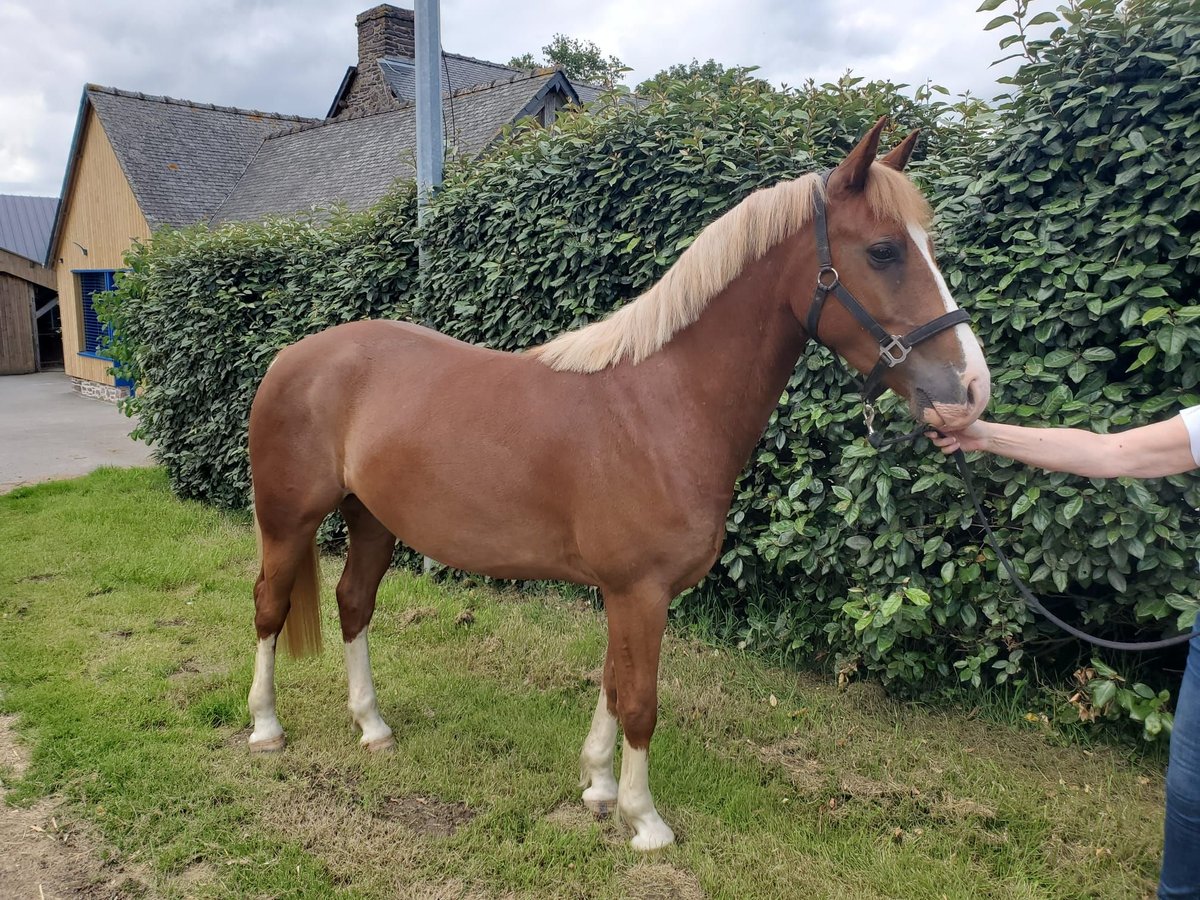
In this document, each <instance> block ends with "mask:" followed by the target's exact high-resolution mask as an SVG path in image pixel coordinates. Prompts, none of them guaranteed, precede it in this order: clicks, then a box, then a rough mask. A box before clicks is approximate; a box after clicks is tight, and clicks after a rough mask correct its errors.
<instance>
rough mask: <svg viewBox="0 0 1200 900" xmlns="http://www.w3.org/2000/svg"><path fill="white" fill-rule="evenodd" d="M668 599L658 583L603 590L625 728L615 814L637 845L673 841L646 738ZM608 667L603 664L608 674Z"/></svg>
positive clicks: (654, 719) (653, 717)
mask: <svg viewBox="0 0 1200 900" xmlns="http://www.w3.org/2000/svg"><path fill="white" fill-rule="evenodd" d="M670 599H671V598H670V596H668V595H667V593H666V592H665V591H663V590H659V589H639V590H635V591H630V592H610V591H605V594H604V605H605V610H606V612H607V613H608V647H609V649H608V655H609V659H610V660H611V673H612V675H613V682H614V684H615V687H616V692H617V702H616V711H617V718H618V719H619V720H620V723H621V728H622V729H623V730H624V732H625V743H624V745H623V747H622V751H621V781H620V785H619V786H618V788H617V815H618V816H619V817H620V818H621V820H622V821H624V822H627V823H628V824H630V825H632V826H633V829H634V836H633V840H632V841H631V842H630V843H631V845H632V846H633V848H634V849H635V850H656V849H658V848H659V847H665V846H667V845H668V844H672V843H674V842H675V833H674V832H673V831H671V829H670V827H669V826H668V825H667V823H666V822H664V821H663V820H662V817H661V816H660V815H659V814H658V810H657V809H655V807H654V798H653V797H651V796H650V771H649V755H650V739H651V737H653V736H654V728H655V725H656V724H657V723H658V660H659V654H660V652H661V649H662V636H663V631H664V630H665V629H666V625H667V607H668V606H669V604H670ZM609 672H610V669H609V667H608V666H606V668H605V678H606V679H607V678H608V675H609Z"/></svg>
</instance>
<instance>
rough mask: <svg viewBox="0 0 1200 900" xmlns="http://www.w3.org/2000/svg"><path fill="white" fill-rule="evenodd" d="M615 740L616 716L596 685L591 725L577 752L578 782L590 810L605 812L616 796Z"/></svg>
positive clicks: (610, 806)
mask: <svg viewBox="0 0 1200 900" xmlns="http://www.w3.org/2000/svg"><path fill="white" fill-rule="evenodd" d="M616 743H617V718H616V716H614V715H612V714H611V713H610V712H609V711H608V696H607V695H606V694H605V692H604V688H603V687H601V688H600V700H599V702H598V703H597V704H596V712H595V713H594V714H593V715H592V728H591V730H590V731H589V732H588V736H587V738H585V739H584V742H583V751H582V752H581V753H580V754H579V786H580V787H581V788H585V790H584V792H583V802H584V803H585V804H587V806H588V808H589V809H591V810H592V811H593V812H596V813H599V814H601V815H603V814H606V813H607V812H608V811H609V810H610V809H611V808H612V805H613V804H614V803H615V802H616V799H617V779H615V778H614V777H613V750H614V749H616Z"/></svg>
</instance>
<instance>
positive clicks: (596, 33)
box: [0, 0, 1050, 196]
mask: <svg viewBox="0 0 1200 900" xmlns="http://www.w3.org/2000/svg"><path fill="white" fill-rule="evenodd" d="M392 2H393V3H394V4H395V5H397V6H410V7H411V6H412V0H392ZM373 5H375V4H374V3H373V2H371V0H211V2H208V0H206V2H194V0H193V2H185V0H156V2H151V3H147V2H142V0H139V2H132V0H100V2H97V0H0V193H7V194H38V195H44V196H56V195H57V194H58V192H59V189H60V187H61V185H62V179H63V171H64V168H65V166H66V158H67V152H68V150H69V149H70V144H71V135H72V131H73V129H74V124H75V117H76V115H77V113H78V111H79V100H80V95H81V93H82V90H83V86H84V84H85V83H87V82H93V83H96V84H102V85H108V86H111V87H118V88H124V89H126V90H131V91H143V92H145V93H147V94H165V95H167V96H170V97H178V98H182V99H187V100H194V101H198V102H205V103H216V104H220V105H227V106H239V107H243V108H249V109H259V110H265V111H269V112H279V113H294V114H298V115H306V116H321V115H324V114H325V111H326V110H327V109H328V107H329V104H330V101H331V100H332V99H333V95H334V93H335V92H336V90H337V87H338V85H339V83H340V82H341V79H342V76H343V75H344V73H345V71H346V67H347V66H349V65H353V64H354V63H355V62H356V56H357V36H356V32H355V27H354V17H355V15H356V14H357V13H359V12H362V11H363V10H364V9H367V8H369V7H370V6H373ZM978 5H979V3H978V0H858V2H854V0H744V2H741V3H738V2H731V0H721V2H716V0H691V2H684V0H653V2H648V0H591V2H589V3H586V4H567V5H563V4H551V3H536V2H532V0H442V46H443V48H445V49H446V50H448V51H451V52H455V53H464V54H467V55H468V56H475V57H479V58H482V59H491V60H496V61H498V62H505V61H507V60H508V59H510V58H511V57H513V56H515V55H519V54H521V53H524V52H526V51H530V52H533V53H534V54H535V55H540V48H541V47H542V46H544V45H545V44H546V43H548V42H549V40H550V39H551V37H552V36H553V35H554V33H555V32H562V33H564V34H567V35H570V36H572V37H576V38H583V39H587V40H591V41H595V42H596V43H597V44H599V45H600V47H601V49H602V50H603V51H604V52H605V53H606V54H615V55H616V56H618V57H619V58H620V59H622V60H623V61H624V62H625V64H626V65H628V66H631V67H632V69H633V71H632V72H631V73H629V75H628V76H627V81H628V83H630V84H636V83H637V82H638V81H640V80H642V79H644V78H648V77H650V76H651V75H653V74H654V73H655V72H657V71H659V70H660V69H663V68H665V67H666V66H668V65H671V64H672V63H677V62H687V61H688V60H690V59H691V58H692V57H696V58H697V59H699V60H701V61H704V60H706V59H708V58H710V57H712V58H714V59H716V60H718V61H719V62H722V63H725V64H726V65H735V64H736V65H758V66H759V67H760V72H759V73H758V74H759V75H760V76H761V77H764V78H766V79H768V80H769V81H772V82H774V83H780V82H782V83H787V84H800V83H802V82H803V81H805V80H806V79H807V78H810V77H812V78H816V79H818V80H821V81H823V80H827V79H832V78H835V77H837V75H839V74H840V73H841V72H843V71H844V70H846V69H848V68H849V69H852V70H854V72H855V73H856V74H859V75H865V76H868V77H874V78H890V79H892V80H894V81H900V82H909V83H921V82H924V81H925V80H926V79H932V80H933V81H934V82H935V83H937V84H942V85H945V86H946V87H948V88H950V90H951V91H953V92H955V93H957V92H960V91H964V90H970V91H971V92H972V93H974V94H975V95H977V96H984V97H991V96H993V95H994V94H995V93H997V92H998V89H997V87H996V85H995V78H996V77H997V75H998V74H1000V73H1001V72H1002V71H1004V70H1003V69H1002V68H990V63H991V61H992V60H994V59H996V58H997V57H999V56H1000V55H1002V54H1001V53H1000V52H999V51H998V50H997V48H996V41H997V38H998V37H999V35H1001V34H1003V33H1004V30H1003V29H1001V30H1000V31H999V32H984V31H983V26H984V25H985V24H986V23H987V21H988V19H989V18H990V17H991V16H993V15H995V14H996V13H976V12H975V11H974V10H975V8H976V6H978ZM1044 5H1045V6H1047V7H1050V3H1049V2H1047V3H1046V4H1044Z"/></svg>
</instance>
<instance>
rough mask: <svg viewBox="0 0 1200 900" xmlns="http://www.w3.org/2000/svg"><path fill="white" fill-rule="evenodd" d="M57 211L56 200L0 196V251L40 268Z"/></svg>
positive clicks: (9, 195)
mask: <svg viewBox="0 0 1200 900" xmlns="http://www.w3.org/2000/svg"><path fill="white" fill-rule="evenodd" d="M57 211H58V198H57V197H22V196H17V195H15V194H0V250H7V251H8V252H9V253H15V254H16V255H17V256H23V257H25V259H28V260H32V261H33V262H36V263H38V264H39V265H40V264H41V263H42V262H44V261H45V259H46V248H47V246H49V244H50V234H51V232H52V231H53V230H54V215H55V213H56V212H57Z"/></svg>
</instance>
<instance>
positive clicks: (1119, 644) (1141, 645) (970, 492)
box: [897, 429, 1200, 650]
mask: <svg viewBox="0 0 1200 900" xmlns="http://www.w3.org/2000/svg"><path fill="white" fill-rule="evenodd" d="M918 431H920V429H918ZM897 440H899V439H897ZM954 463H955V465H957V466H958V474H959V476H960V477H961V478H962V480H963V486H964V487H965V488H966V491H967V496H968V497H970V498H971V505H972V506H974V507H975V521H976V522H977V523H978V524H979V525H980V527H982V528H983V530H984V533H985V534H987V539H988V543H989V544H991V545H992V550H993V552H995V554H996V559H998V560H1000V564H1001V565H1002V566H1004V571H1005V572H1007V573H1008V577H1009V578H1010V579H1012V583H1013V584H1015V585H1016V586H1017V590H1018V591H1020V592H1021V596H1022V597H1024V598H1025V603H1026V604H1027V605H1028V606H1029V608H1030V609H1032V610H1033V611H1034V612H1036V613H1039V614H1040V615H1042V616H1044V617H1045V618H1047V619H1049V620H1050V621H1051V622H1053V623H1054V624H1055V625H1057V626H1058V627H1059V628H1061V629H1062V630H1063V631H1065V632H1066V633H1067V634H1070V635H1073V636H1074V637H1077V638H1079V639H1080V640H1081V641H1087V642H1088V643H1089V644H1095V645H1096V646H1097V647H1107V648H1108V649H1109V650H1161V649H1163V648H1164V647H1175V646H1178V645H1179V644H1186V643H1187V642H1188V641H1190V640H1191V639H1192V638H1194V637H1200V633H1196V634H1180V635H1176V636H1175V637H1173V638H1164V639H1163V640H1160V641H1109V640H1106V639H1104V638H1098V637H1096V636H1095V635H1091V634H1088V633H1087V632H1086V631H1080V630H1079V629H1078V628H1076V627H1075V626H1074V625H1071V624H1070V623H1068V622H1064V621H1063V620H1062V619H1060V618H1059V617H1058V616H1056V615H1055V614H1054V613H1052V612H1050V610H1048V609H1046V607H1045V606H1043V605H1042V601H1041V600H1039V599H1038V598H1037V595H1036V594H1034V593H1033V591H1031V590H1030V589H1029V588H1028V587H1027V586H1026V584H1025V582H1023V581H1022V580H1021V578H1020V576H1018V575H1017V571H1016V569H1015V568H1013V564H1012V563H1011V562H1010V561H1009V559H1008V557H1007V556H1006V555H1005V553H1004V551H1003V550H1001V549H1000V542H999V541H998V540H996V534H995V532H993V531H992V526H991V523H990V522H988V519H987V516H986V515H984V513H983V504H982V503H980V501H979V494H978V493H977V492H976V490H975V482H974V481H973V480H972V478H971V470H970V469H969V468H968V467H967V458H966V456H964V455H963V452H962V450H955V451H954Z"/></svg>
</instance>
